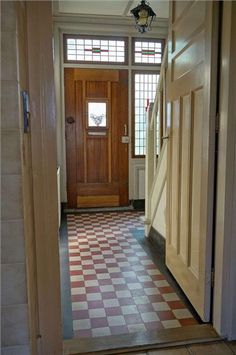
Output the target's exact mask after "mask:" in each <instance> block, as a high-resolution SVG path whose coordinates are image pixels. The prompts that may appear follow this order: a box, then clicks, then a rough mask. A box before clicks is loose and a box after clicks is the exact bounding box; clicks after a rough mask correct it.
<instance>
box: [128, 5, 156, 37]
mask: <svg viewBox="0 0 236 355" xmlns="http://www.w3.org/2000/svg"><path fill="white" fill-rule="evenodd" d="M130 12H131V14H132V15H133V16H134V18H135V23H136V28H137V30H138V31H139V32H141V33H144V32H147V31H150V29H151V23H152V21H153V20H154V18H155V17H156V14H155V12H154V11H153V9H152V8H151V7H150V6H149V3H148V2H146V1H145V0H142V1H141V3H140V5H138V6H136V7H135V8H133V9H132V10H131V11H130Z"/></svg>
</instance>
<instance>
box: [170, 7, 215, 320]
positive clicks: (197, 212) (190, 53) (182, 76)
mask: <svg viewBox="0 0 236 355" xmlns="http://www.w3.org/2000/svg"><path fill="white" fill-rule="evenodd" d="M217 9H218V5H217V4H216V3H214V2H206V1H200V2H191V3H189V2H188V1H184V2H178V1H173V2H172V3H171V29H170V33H171V34H172V37H171V38H170V41H169V58H168V61H169V65H168V95H167V96H168V97H167V100H168V106H170V107H171V113H170V117H169V118H171V119H170V122H171V126H170V140H169V144H168V172H169V174H168V223H167V249H166V261H167V266H168V268H169V269H170V271H171V272H172V273H173V275H174V277H175V278H176V279H177V281H178V283H179V284H180V286H181V288H182V289H183V290H184V292H185V293H186V295H187V297H188V298H189V300H190V302H191V303H192V305H193V306H194V307H195V309H196V311H197V312H198V313H199V315H200V317H201V318H202V320H204V321H209V319H210V299H211V258H212V234H213V231H212V224H213V196H214V195H213V193H214V191H213V186H214V155H215V152H214V146H215V115H216V88H217V84H216V74H217V72H216V63H217V40H218V38H217V34H218V27H217V26H218V23H217V19H218V15H217ZM186 58H188V60H186Z"/></svg>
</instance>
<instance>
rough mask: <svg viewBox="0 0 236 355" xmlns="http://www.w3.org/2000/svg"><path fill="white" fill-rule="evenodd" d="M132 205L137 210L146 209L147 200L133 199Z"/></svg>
mask: <svg viewBox="0 0 236 355" xmlns="http://www.w3.org/2000/svg"><path fill="white" fill-rule="evenodd" d="M131 203H132V206H133V208H134V209H135V210H138V211H144V210H145V200H144V199H142V200H132V201H131Z"/></svg>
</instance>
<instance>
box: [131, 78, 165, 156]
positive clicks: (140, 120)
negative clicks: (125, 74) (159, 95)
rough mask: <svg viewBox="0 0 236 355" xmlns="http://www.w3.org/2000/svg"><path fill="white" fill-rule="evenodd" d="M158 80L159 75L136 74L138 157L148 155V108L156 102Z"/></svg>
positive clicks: (136, 139)
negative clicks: (151, 103)
mask: <svg viewBox="0 0 236 355" xmlns="http://www.w3.org/2000/svg"><path fill="white" fill-rule="evenodd" d="M158 79H159V74H147V73H135V74H134V134H135V137H134V155H136V156H142V155H145V154H146V120H147V112H146V108H147V105H148V103H150V102H154V99H155V95H156V89H157V84H158ZM157 130H159V126H158V127H157ZM157 133H158V132H157Z"/></svg>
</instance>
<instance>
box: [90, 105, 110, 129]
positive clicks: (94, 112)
mask: <svg viewBox="0 0 236 355" xmlns="http://www.w3.org/2000/svg"><path fill="white" fill-rule="evenodd" d="M106 126H107V103H106V102H94V101H93V102H88V127H106Z"/></svg>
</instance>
